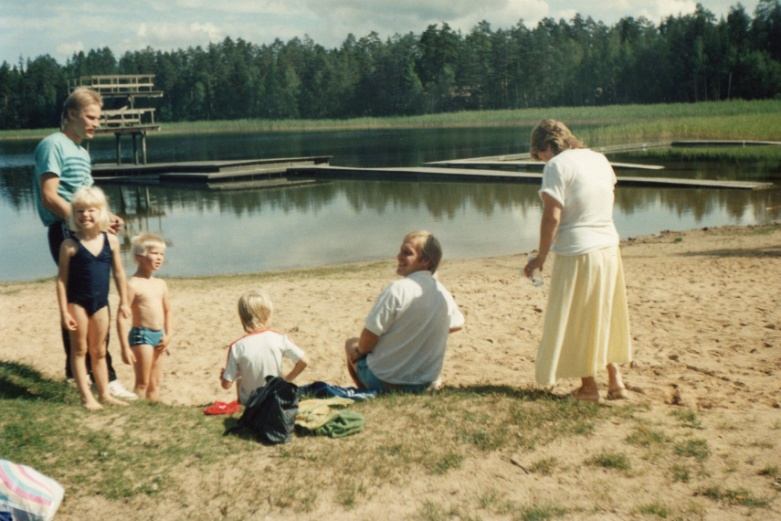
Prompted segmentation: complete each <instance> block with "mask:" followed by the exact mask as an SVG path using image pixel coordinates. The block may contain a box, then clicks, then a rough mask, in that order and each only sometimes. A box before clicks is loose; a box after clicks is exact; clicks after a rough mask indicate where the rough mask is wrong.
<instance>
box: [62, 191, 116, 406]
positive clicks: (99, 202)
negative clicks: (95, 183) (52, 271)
mask: <svg viewBox="0 0 781 521" xmlns="http://www.w3.org/2000/svg"><path fill="white" fill-rule="evenodd" d="M68 226H69V227H70V229H71V230H73V231H74V232H75V233H74V235H73V237H72V238H69V239H65V240H64V241H63V243H62V246H60V257H59V262H58V264H59V274H58V276H57V302H58V304H59V306H60V315H61V317H62V324H63V328H64V329H67V330H68V333H69V335H70V345H71V349H72V356H71V368H72V370H73V378H74V380H75V381H76V387H77V388H78V390H79V394H80V395H81V403H82V404H83V405H84V407H86V408H87V409H89V410H97V409H101V408H102V406H101V405H100V403H98V402H97V401H96V400H95V397H94V396H92V393H91V392H90V389H89V381H88V377H87V362H86V357H87V352H89V355H90V360H91V362H92V378H93V379H94V380H95V387H97V390H98V399H99V400H100V401H101V402H103V403H108V404H114V405H127V403H125V402H123V401H121V400H118V399H116V398H114V397H113V396H111V395H110V394H109V391H108V368H107V366H106V335H107V334H108V327H109V321H110V317H109V312H108V290H109V275H110V274H111V271H112V268H113V271H114V283H115V284H116V286H117V291H118V292H119V316H124V317H127V316H129V313H130V312H129V310H128V304H127V303H128V300H127V282H126V281H125V271H124V269H123V268H122V260H121V258H120V255H119V240H117V237H116V236H115V235H114V234H110V233H106V230H108V228H109V211H108V201H106V196H105V195H104V194H103V191H102V190H101V189H100V188H97V187H85V188H81V189H79V190H78V191H77V192H76V193H75V194H74V195H73V199H72V200H71V213H70V215H69V217H68Z"/></svg>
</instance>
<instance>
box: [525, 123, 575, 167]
mask: <svg viewBox="0 0 781 521" xmlns="http://www.w3.org/2000/svg"><path fill="white" fill-rule="evenodd" d="M584 147H585V145H584V144H583V142H582V141H580V140H579V139H578V138H576V137H575V134H573V133H572V131H571V130H570V129H569V128H567V125H565V124H564V123H562V122H561V121H558V120H555V119H543V120H542V121H540V122H539V123H538V124H537V126H536V127H534V130H532V135H531V144H530V146H529V152H530V153H531V156H532V158H534V159H539V153H540V152H542V151H544V150H549V149H550V151H551V152H552V153H553V155H554V156H555V155H558V154H559V153H560V152H563V151H565V150H567V149H570V148H584Z"/></svg>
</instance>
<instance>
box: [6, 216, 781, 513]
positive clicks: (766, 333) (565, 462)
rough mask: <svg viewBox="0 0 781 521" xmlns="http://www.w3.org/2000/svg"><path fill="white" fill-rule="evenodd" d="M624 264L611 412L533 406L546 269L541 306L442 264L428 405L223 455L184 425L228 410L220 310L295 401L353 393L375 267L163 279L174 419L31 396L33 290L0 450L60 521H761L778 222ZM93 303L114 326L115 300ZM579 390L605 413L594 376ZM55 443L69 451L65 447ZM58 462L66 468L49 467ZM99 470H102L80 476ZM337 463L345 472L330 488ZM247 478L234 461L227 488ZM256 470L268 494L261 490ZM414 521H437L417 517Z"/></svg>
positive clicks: (57, 349) (777, 407)
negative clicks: (435, 390) (267, 349)
mask: <svg viewBox="0 0 781 521" xmlns="http://www.w3.org/2000/svg"><path fill="white" fill-rule="evenodd" d="M622 256H623V263H624V270H625V274H626V282H627V297H628V304H629V316H630V327H631V335H632V339H633V344H634V360H633V362H632V363H630V364H625V365H624V366H623V373H624V382H625V384H626V385H627V388H628V390H629V398H628V400H620V401H610V402H604V403H603V404H602V405H599V406H597V405H594V404H583V403H575V402H573V401H571V400H567V399H560V398H563V397H564V396H566V394H568V393H569V391H571V390H572V389H573V388H574V387H576V386H577V385H578V383H579V382H578V381H575V380H562V381H559V382H558V383H557V384H556V385H555V386H553V387H552V388H550V391H552V394H550V393H548V392H546V391H547V390H548V389H545V390H544V391H543V390H541V389H540V388H539V387H537V386H535V385H534V362H535V356H536V346H537V343H538V342H539V339H540V336H541V334H542V317H543V314H544V308H545V305H546V299H547V293H546V288H547V287H548V286H547V285H548V284H549V276H550V270H551V267H550V266H546V270H545V273H544V277H545V279H546V280H545V282H546V285H545V286H544V287H543V289H541V290H540V289H539V288H534V287H533V286H532V284H531V283H529V282H528V281H526V280H524V279H522V278H521V276H520V269H521V266H522V265H523V263H524V262H525V256H524V255H521V254H518V255H512V256H503V257H486V258H479V259H469V260H448V259H447V258H446V259H445V260H444V262H443V264H442V266H441V268H440V270H438V274H439V278H440V280H441V281H442V282H443V283H444V284H445V286H446V287H447V288H448V289H449V290H450V291H451V293H452V294H453V297H454V298H455V300H456V302H458V304H459V306H460V308H461V310H462V312H463V313H464V315H465V317H466V323H465V327H464V329H463V331H461V332H458V333H455V334H453V335H452V336H451V337H450V340H449V342H448V350H447V355H446V358H445V364H444V369H443V375H442V376H443V380H444V389H443V391H441V392H440V393H439V394H435V395H433V396H432V395H421V396H388V397H381V398H377V399H376V400H373V401H370V402H368V403H362V404H355V408H356V410H358V411H360V412H361V413H362V414H363V415H364V416H365V418H366V428H365V430H364V431H363V432H361V433H360V434H358V435H356V436H351V437H348V438H346V439H344V440H331V439H328V438H322V437H311V438H310V437H307V438H304V437H296V439H294V440H293V441H292V442H291V444H289V445H284V446H280V447H266V446H262V445H258V444H256V443H254V442H252V441H250V440H226V439H225V438H224V437H223V432H224V428H225V426H227V425H229V422H231V421H235V418H236V417H237V416H235V415H234V416H233V417H206V416H204V415H203V414H202V413H201V410H200V409H201V408H202V407H203V406H205V405H207V404H210V403H212V402H213V401H215V400H220V401H230V400H233V399H234V398H235V392H232V391H225V390H222V388H221V387H220V385H219V383H218V376H219V369H220V368H221V367H222V365H223V364H224V363H225V354H226V352H225V349H224V346H225V345H226V344H227V343H228V342H230V341H232V340H234V339H236V338H237V337H239V336H241V333H242V332H241V325H240V322H239V319H238V317H237V313H236V301H237V299H238V297H239V295H240V294H241V293H242V292H243V291H246V290H247V289H250V288H252V287H253V286H263V287H264V288H265V289H266V290H267V291H268V292H269V294H270V295H271V298H272V300H273V301H274V308H275V311H274V315H273V317H272V327H273V328H274V329H277V330H279V331H282V332H284V333H286V334H288V335H289V336H290V338H291V339H292V340H293V341H294V342H295V343H296V344H298V345H299V346H300V347H301V348H303V349H304V351H305V352H306V353H307V356H308V358H309V360H310V364H309V367H307V369H306V370H305V371H304V372H303V373H302V374H301V375H300V376H299V377H298V378H297V379H296V383H297V384H299V385H303V384H306V383H309V382H311V381H315V380H324V381H326V382H330V383H334V384H338V385H350V380H349V376H348V375H347V370H346V368H345V365H344V361H343V356H344V350H343V341H344V339H345V338H347V337H349V336H354V335H356V334H357V333H358V332H359V331H360V328H361V327H362V320H363V318H364V316H365V315H366V313H367V312H368V311H369V309H370V307H371V306H372V303H373V302H374V299H375V298H376V296H377V295H378V293H379V292H380V291H381V289H382V288H383V287H384V286H385V285H386V284H388V282H389V281H390V280H392V279H393V278H394V277H395V275H394V262H393V260H392V259H388V260H387V262H373V263H354V264H348V265H339V266H332V267H329V268H325V269H322V268H321V269H310V270H304V271H288V272H278V273H273V274H265V275H244V276H229V277H228V276H223V277H208V278H182V279H170V278H168V279H167V280H168V285H169V288H170V291H171V303H172V306H173V311H174V313H173V324H174V335H173V341H172V345H171V356H168V357H163V358H164V359H165V361H164V366H163V379H162V389H161V399H162V402H163V403H164V404H168V405H171V406H173V407H166V406H162V407H159V406H148V405H147V404H144V403H138V402H136V403H134V404H132V405H131V406H130V407H127V408H119V407H107V408H106V409H105V410H104V411H101V412H98V413H95V414H91V413H87V412H85V411H83V410H82V408H81V407H79V406H78V404H77V403H76V399H75V396H70V397H69V398H68V402H69V403H63V399H62V397H60V395H59V394H57V395H55V396H47V395H46V394H45V393H44V392H43V391H41V388H46V387H48V385H47V384H48V381H49V380H55V381H57V382H60V381H62V378H63V374H62V369H63V362H64V355H63V352H62V346H61V341H60V331H59V327H58V324H57V317H58V315H57V311H56V308H57V304H56V300H55V291H54V284H53V283H52V281H51V280H45V281H39V282H23V283H13V284H9V285H5V284H4V285H0V297H1V298H0V316H2V317H3V322H2V324H3V335H2V336H0V362H3V363H2V364H0V365H4V367H5V370H6V379H5V380H4V382H5V383H6V384H7V386H6V388H5V389H4V390H5V394H3V393H0V395H3V396H2V397H0V398H2V399H0V402H2V405H3V406H4V407H5V409H4V411H5V414H6V415H7V418H6V419H7V421H8V422H9V425H8V426H7V429H6V431H5V432H6V433H8V434H9V444H7V445H6V446H7V447H10V449H9V450H8V452H9V454H10V455H14V456H15V457H17V458H18V459H19V460H20V461H19V462H20V463H24V464H29V463H30V462H31V461H35V462H37V464H36V465H35V466H37V467H38V470H40V471H43V472H45V473H47V474H49V475H51V476H52V477H54V478H55V479H57V480H59V481H60V482H61V483H62V484H63V485H64V486H65V487H66V499H65V501H64V503H63V505H62V507H61V508H60V511H59V512H58V517H57V518H58V519H60V518H61V519H62V520H63V521H69V520H76V519H88V518H90V516H93V515H94V512H102V513H103V515H104V517H112V516H113V517H118V518H123V519H128V520H131V521H132V520H136V519H139V520H140V519H152V518H155V519H157V518H160V519H172V520H180V519H181V520H184V519H200V518H202V517H203V513H204V512H209V513H211V514H212V517H214V516H215V515H216V516H217V517H220V515H219V513H220V512H221V513H222V514H223V515H222V517H223V518H225V519H249V518H252V519H255V518H258V516H260V517H263V516H265V517H267V518H272V517H273V518H274V519H277V518H280V519H288V518H289V519H293V518H295V519H302V520H322V519H332V518H336V517H338V518H339V519H344V520H346V521H351V520H358V519H385V518H394V519H396V518H398V519H413V518H414V519H445V518H448V517H452V518H455V517H458V518H459V519H477V518H485V519H509V518H513V519H521V517H520V515H521V513H523V512H527V513H528V512H543V513H545V512H548V513H549V514H550V515H549V516H548V517H546V518H554V517H555V518H557V519H559V518H560V519H562V520H578V521H597V520H599V521H603V520H606V519H641V518H642V519H646V518H648V519H650V518H651V516H652V515H656V518H669V519H701V520H719V521H722V520H727V521H731V520H735V521H737V520H739V519H745V518H746V517H757V518H763V519H764V518H767V519H770V518H773V519H775V518H776V517H777V516H778V514H779V511H780V510H779V508H780V507H779V505H780V504H779V498H781V495H780V494H781V472H779V469H781V452H780V451H779V450H778V446H779V433H780V432H781V379H779V375H781V315H780V314H779V310H781V293H779V291H778V290H777V286H778V284H777V281H779V280H781V223H778V222H776V223H773V224H770V225H759V226H727V227H719V228H707V229H697V230H690V231H686V232H678V231H664V232H661V233H659V234H654V235H647V236H642V237H636V238H632V239H627V240H626V241H623V242H622ZM111 299H112V306H115V305H116V294H112V296H111ZM114 309H116V308H115V307H114ZM111 337H112V338H111V346H110V349H109V350H110V352H111V353H112V355H113V356H114V358H115V360H116V363H115V367H116V370H117V372H118V374H119V376H120V379H121V380H122V381H123V382H124V383H125V384H126V385H128V386H132V370H131V369H130V367H129V366H126V365H123V364H122V363H121V362H120V361H119V358H120V357H119V350H118V342H117V339H116V334H115V332H114V331H112V332H111ZM28 368H29V369H31V370H32V372H31V374H30V375H29V377H27V378H25V377H24V375H22V374H20V373H26V369H28ZM38 372H40V373H41V376H42V378H39V376H38V374H37V373H38ZM598 382H599V384H600V386H601V391H602V393H603V395H604V393H605V391H606V388H605V387H606V385H605V384H606V374H605V372H604V371H602V372H601V373H600V374H599V375H598ZM28 385H29V386H30V389H29V390H28V389H27V388H26V387H25V386H28ZM52 387H57V388H59V389H62V388H63V386H62V385H54V386H52ZM25 391H27V392H25ZM68 392H69V393H72V391H68ZM28 393H29V394H28ZM0 424H2V422H0ZM70 429H77V431H74V436H73V437H72V438H71V437H70V436H68V437H65V438H66V439H63V438H64V437H63V436H61V432H69V430H70ZM0 431H2V426H1V425H0ZM185 432H186V433H187V434H185ZM31 440H32V441H31ZM74 446H75V447H76V448H77V452H78V453H79V456H75V455H74V456H71V455H69V454H67V453H66V452H68V451H70V450H71V447H74ZM66 447H67V449H66ZM98 448H99V449H98ZM182 448H186V453H185V454H182V453H181V450H182ZM17 450H18V451H19V452H18V453H17V452H16V451H17ZM58 450H59V451H60V453H58V454H54V455H53V454H52V451H58ZM96 450H101V451H102V452H101V453H100V457H98V458H89V457H88V458H86V459H85V458H84V454H87V455H89V454H94V453H95V452H96ZM352 458H357V460H356V461H357V466H356V468H360V469H361V470H360V471H359V472H356V473H347V475H346V474H345V473H344V470H343V469H344V462H345V461H353V459H352ZM247 461H251V462H253V463H252V465H251V467H249V468H246V469H244V467H243V465H246V462H247ZM135 465H139V467H138V468H134V466H135ZM238 469H244V470H238ZM264 469H265V470H264ZM271 469H274V472H276V473H277V477H278V478H279V479H277V480H276V481H275V482H274V483H273V484H269V483H266V482H264V481H262V480H261V481H259V480H258V472H268V471H270V470H271ZM372 469H374V471H373V470H372ZM377 470H379V471H380V472H376V471H377ZM215 476H218V477H219V479H215ZM114 480H121V482H122V483H121V484H120V485H117V484H115V482H114ZM159 480H160V481H159ZM248 484H250V486H248ZM120 486H121V487H124V488H118V487H120ZM150 487H151V488H150ZM158 487H159V493H158V492H157V491H158ZM259 487H260V488H259ZM291 487H292V489H291ZM313 489H316V491H317V494H312V493H311V491H312V490H313ZM116 490H120V491H124V492H123V494H116ZM149 490H153V491H155V493H154V494H151V493H149V492H148V491H149ZM291 490H292V492H290V491H291ZM345 490H346V491H347V492H344V491H345ZM289 492H290V493H289ZM288 493H289V494H288ZM112 494H113V495H112ZM285 494H288V495H285ZM343 494H348V495H347V496H345V495H343ZM274 497H283V498H286V499H285V501H284V502H274V501H273V500H272V498H274ZM345 497H347V498H348V500H345V499H344V498H345ZM400 498H401V499H400ZM299 500H300V501H299ZM302 502H305V503H302ZM302 504H303V505H304V507H302V506H301V505H302ZM215 512H216V513H218V514H215ZM432 512H433V513H434V514H436V517H433V516H432V515H425V514H426V513H432ZM447 512H456V514H453V515H450V516H448V515H447V514H446V513H447ZM458 513H460V514H458ZM774 516H775V517H774ZM525 518H526V515H525V514H524V519H525ZM535 518H536V517H535Z"/></svg>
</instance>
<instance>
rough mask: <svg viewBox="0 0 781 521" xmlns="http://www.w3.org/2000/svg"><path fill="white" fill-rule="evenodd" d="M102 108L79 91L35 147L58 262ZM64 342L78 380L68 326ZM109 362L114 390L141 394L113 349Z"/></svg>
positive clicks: (43, 213)
mask: <svg viewBox="0 0 781 521" xmlns="http://www.w3.org/2000/svg"><path fill="white" fill-rule="evenodd" d="M102 106H103V100H102V98H101V96H100V94H98V93H97V92H95V91H94V90H92V89H88V88H86V87H79V88H77V89H75V90H74V91H73V92H72V93H71V95H70V96H68V99H66V100H65V104H64V105H63V110H62V116H61V122H60V128H61V130H60V131H59V132H55V133H54V134H51V135H50V136H48V137H46V138H44V139H43V140H42V141H41V142H40V143H39V144H38V146H37V147H36V148H35V176H34V179H33V195H34V198H35V205H36V208H37V210H38V216H39V217H40V218H41V222H43V224H44V226H47V227H48V229H49V251H50V252H51V255H52V258H53V259H54V262H55V263H57V262H58V260H59V253H60V245H61V244H62V242H63V241H64V240H65V239H66V238H67V237H68V236H69V230H68V227H67V224H66V223H67V219H68V215H70V212H71V205H70V201H71V199H72V198H73V194H75V193H76V191H77V190H78V189H79V188H82V187H85V186H92V185H93V184H94V180H93V179H92V161H91V159H90V155H89V152H87V150H86V149H85V148H84V147H83V146H82V145H81V144H82V142H83V141H84V140H88V139H92V138H93V137H95V130H97V128H98V127H99V126H100V114H101V108H102ZM121 227H122V219H120V218H119V217H117V216H115V215H112V216H111V231H112V232H114V233H117V232H118V231H119V230H120V229H121ZM62 343H63V346H64V348H65V357H66V359H65V376H66V377H67V378H72V377H73V373H72V371H71V361H70V337H69V334H68V331H67V330H66V329H63V330H62ZM106 343H107V344H108V336H107V337H106ZM106 364H107V365H108V371H109V391H110V392H111V394H112V395H114V396H117V397H119V398H125V399H134V398H136V395H135V394H133V393H131V392H130V391H128V390H127V389H125V388H124V386H123V385H122V383H121V382H120V381H119V380H117V375H116V372H115V371H114V367H113V365H112V363H111V355H109V353H108V350H107V351H106ZM88 367H89V364H88Z"/></svg>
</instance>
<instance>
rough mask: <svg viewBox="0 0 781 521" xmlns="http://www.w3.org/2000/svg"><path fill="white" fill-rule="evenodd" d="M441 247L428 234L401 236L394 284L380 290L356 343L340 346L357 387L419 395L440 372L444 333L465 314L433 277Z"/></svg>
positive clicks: (454, 328) (459, 324) (460, 322)
mask: <svg viewBox="0 0 781 521" xmlns="http://www.w3.org/2000/svg"><path fill="white" fill-rule="evenodd" d="M441 259H442V247H441V246H440V245H439V241H438V240H437V239H436V238H435V237H434V236H433V235H432V234H431V233H429V232H426V231H417V232H411V233H408V234H407V235H406V237H404V241H403V242H402V244H401V249H400V250H399V254H398V255H397V256H396V260H397V262H398V265H397V267H396V273H397V274H398V275H401V277H402V278H401V279H398V280H395V281H393V282H391V283H390V285H388V287H386V288H385V290H383V292H382V293H381V294H380V296H379V297H378V298H377V301H376V302H375V303H374V307H373V308H372V310H371V311H370V312H369V316H367V317H366V321H365V323H364V329H363V331H362V332H361V336H360V337H359V338H351V339H349V340H347V342H346V343H345V351H346V353H347V369H348V370H349V372H350V376H352V378H353V380H354V381H355V383H356V385H357V386H358V387H359V388H362V389H368V390H372V391H378V392H384V391H407V392H420V391H423V390H425V389H427V388H428V387H429V386H431V384H433V383H434V382H436V381H437V379H438V378H439V374H440V372H441V371H442V364H443V362H444V360H445V349H446V348H447V337H448V334H449V333H453V332H455V331H458V330H460V329H461V328H462V327H463V325H464V315H462V314H461V311H460V310H459V309H458V305H456V303H455V301H454V300H453V297H452V296H451V295H450V293H449V292H448V290H447V289H445V287H444V286H443V285H442V284H440V282H439V281H438V280H437V279H435V278H434V272H436V270H437V266H439V261H440V260H441Z"/></svg>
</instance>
